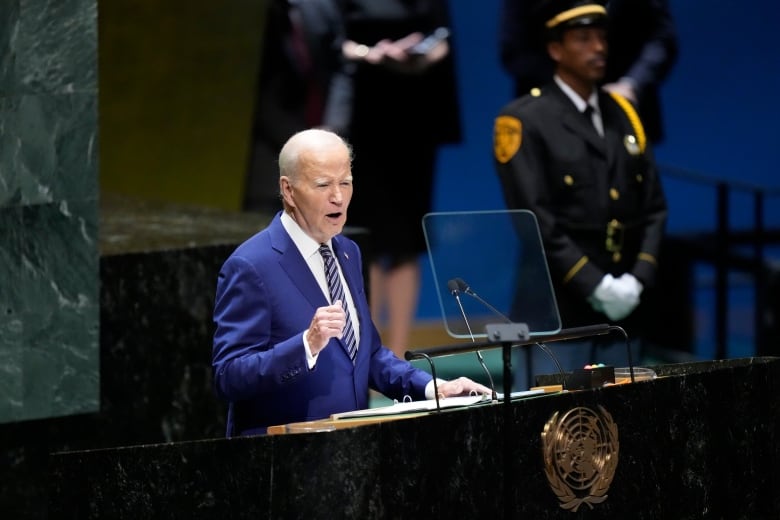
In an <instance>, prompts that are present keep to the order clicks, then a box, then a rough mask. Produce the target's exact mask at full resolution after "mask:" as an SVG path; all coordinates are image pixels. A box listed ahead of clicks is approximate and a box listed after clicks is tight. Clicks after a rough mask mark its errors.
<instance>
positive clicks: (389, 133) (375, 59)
mask: <svg viewBox="0 0 780 520" xmlns="http://www.w3.org/2000/svg"><path fill="white" fill-rule="evenodd" d="M339 1H340V5H341V10H342V16H343V21H344V25H345V34H346V40H345V41H344V44H343V47H342V48H343V53H344V56H345V57H346V58H347V60H348V61H349V62H350V63H352V64H353V65H354V67H355V68H354V76H353V96H354V98H353V104H352V113H351V120H350V121H351V122H350V125H349V126H350V134H349V135H350V142H351V144H352V146H353V148H354V150H355V162H354V171H355V173H356V179H357V180H356V183H357V184H356V185H357V186H358V187H359V190H358V193H359V194H358V195H357V196H356V197H355V200H354V201H353V203H352V206H351V207H350V225H352V226H356V227H360V228H365V229H366V230H368V232H369V239H368V244H367V247H366V248H365V254H366V257H367V261H368V262H369V264H370V268H369V273H370V274H369V279H370V302H371V311H372V314H373V317H374V320H375V322H376V323H377V325H378V327H379V328H380V330H381V331H382V333H383V338H384V340H385V344H386V345H388V346H389V348H391V349H392V350H393V351H394V352H395V353H396V355H398V356H399V357H400V356H402V355H403V353H404V351H405V350H407V349H408V347H409V342H410V333H411V328H412V324H413V321H414V317H415V314H416V310H417V304H418V299H419V291H420V276H421V273H420V266H419V257H420V255H421V254H422V253H424V252H425V250H426V245H425V237H424V235H423V231H422V217H423V215H425V214H426V213H428V212H429V211H430V208H431V198H432V192H433V182H434V172H435V169H436V158H437V154H438V151H439V149H440V147H441V146H442V145H444V144H447V143H456V142H459V141H460V139H461V126H460V110H459V104H458V96H457V89H456V77H455V67H454V60H453V40H452V34H451V30H452V27H451V21H450V12H449V6H448V4H447V2H446V1H443V0H339ZM429 37H430V38H429ZM426 38H428V39H426Z"/></svg>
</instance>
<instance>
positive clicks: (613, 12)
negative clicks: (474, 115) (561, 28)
mask: <svg viewBox="0 0 780 520" xmlns="http://www.w3.org/2000/svg"><path fill="white" fill-rule="evenodd" d="M537 3H538V0H502V2H501V11H500V27H499V55H500V59H501V63H502V65H503V67H504V69H505V70H506V71H507V72H508V73H509V74H510V75H511V76H512V78H513V79H514V81H515V95H516V96H517V97H520V96H523V95H525V94H528V92H529V91H530V90H531V88H533V87H538V86H540V85H543V84H545V83H547V82H548V81H550V79H551V78H552V75H553V70H554V64H553V61H552V59H550V57H549V56H548V54H547V47H546V44H545V35H544V32H543V31H542V29H541V28H542V27H543V24H544V22H543V21H542V20H538V14H537V12H536V8H535V6H536V4H537ZM607 12H608V15H609V22H608V24H609V25H608V30H607V38H608V44H609V58H608V59H607V72H606V76H605V78H604V81H605V83H609V82H613V81H617V80H618V79H620V78H621V77H624V76H626V77H628V78H630V79H631V80H632V81H634V82H635V84H636V87H637V95H638V98H639V99H638V107H639V114H640V116H641V118H642V123H643V124H644V126H645V131H646V133H647V136H648V138H649V140H650V141H651V142H653V143H657V142H659V141H660V140H661V139H662V137H663V120H662V107H661V102H660V94H659V89H660V87H661V83H662V82H663V81H664V79H666V77H667V76H668V74H669V72H670V71H671V69H672V67H673V66H674V64H675V62H676V61H677V31H676V28H675V25H674V20H673V18H672V15H671V11H670V9H669V2H668V0H610V1H609V2H607Z"/></svg>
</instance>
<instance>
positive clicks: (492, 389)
mask: <svg viewBox="0 0 780 520" xmlns="http://www.w3.org/2000/svg"><path fill="white" fill-rule="evenodd" d="M452 295H453V296H454V297H455V301H456V302H458V308H459V309H460V313H461V314H462V315H463V321H464V322H465V323H466V328H467V329H468V331H469V336H471V342H472V343H476V342H477V340H476V339H474V333H473V332H471V325H469V320H468V318H467V317H466V311H465V310H464V309H463V303H462V302H461V301H460V296H458V291H457V290H452ZM474 352H475V353H476V354H477V360H479V364H480V365H482V370H484V371H485V374H487V377H488V381H490V392H491V395H490V399H491V400H492V401H498V394H496V387H495V385H494V384H493V376H491V375H490V370H488V367H487V365H486V364H485V358H483V357H482V352H480V351H479V350H476V351H474Z"/></svg>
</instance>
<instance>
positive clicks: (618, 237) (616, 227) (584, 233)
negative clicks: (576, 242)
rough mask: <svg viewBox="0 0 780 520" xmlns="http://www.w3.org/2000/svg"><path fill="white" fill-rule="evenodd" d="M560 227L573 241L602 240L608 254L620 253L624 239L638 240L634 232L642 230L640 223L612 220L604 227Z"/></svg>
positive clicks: (569, 225)
mask: <svg viewBox="0 0 780 520" xmlns="http://www.w3.org/2000/svg"><path fill="white" fill-rule="evenodd" d="M561 227H563V228H566V229H568V231H569V234H570V235H571V236H572V238H574V239H582V240H587V241H590V242H598V241H599V240H604V248H605V249H606V250H607V251H609V252H610V253H618V254H619V253H620V252H621V251H622V249H623V246H624V244H625V242H626V238H628V239H629V240H631V241H635V240H636V238H638V237H637V236H636V234H635V231H639V230H641V228H642V225H641V222H640V221H632V222H620V221H619V220H617V219H612V220H610V221H609V222H607V224H606V225H605V226H600V227H596V226H594V225H592V224H590V225H583V224H564V225H562V226H561Z"/></svg>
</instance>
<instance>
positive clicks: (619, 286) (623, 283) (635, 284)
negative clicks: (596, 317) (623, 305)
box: [611, 273, 644, 303]
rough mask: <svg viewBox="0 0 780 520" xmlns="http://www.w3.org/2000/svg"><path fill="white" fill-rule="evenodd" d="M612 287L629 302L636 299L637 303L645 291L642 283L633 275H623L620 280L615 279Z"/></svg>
mask: <svg viewBox="0 0 780 520" xmlns="http://www.w3.org/2000/svg"><path fill="white" fill-rule="evenodd" d="M611 287H612V290H613V291H615V293H616V294H618V295H620V296H621V297H623V298H625V299H627V300H633V299H636V300H637V303H638V302H639V297H640V296H641V295H642V290H643V289H644V287H643V286H642V283H641V282H640V281H639V280H637V279H636V277H635V276H634V275H633V274H631V273H623V274H622V275H621V276H620V278H616V279H615V281H614V282H613V283H612V286H611Z"/></svg>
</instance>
